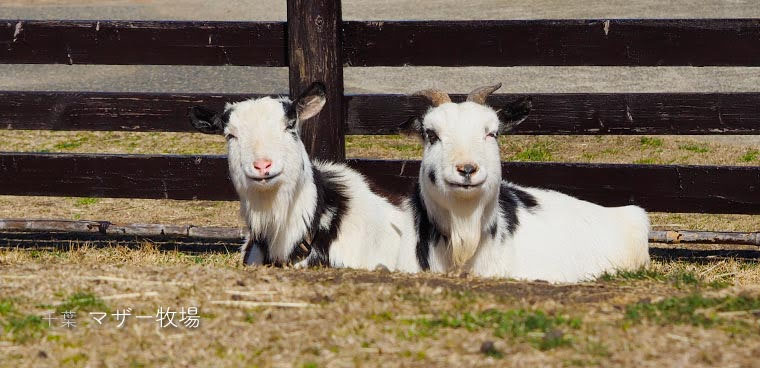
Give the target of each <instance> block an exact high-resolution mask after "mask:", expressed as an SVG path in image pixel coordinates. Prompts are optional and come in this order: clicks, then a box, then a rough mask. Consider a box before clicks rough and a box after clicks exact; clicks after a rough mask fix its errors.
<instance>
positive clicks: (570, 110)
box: [0, 91, 760, 135]
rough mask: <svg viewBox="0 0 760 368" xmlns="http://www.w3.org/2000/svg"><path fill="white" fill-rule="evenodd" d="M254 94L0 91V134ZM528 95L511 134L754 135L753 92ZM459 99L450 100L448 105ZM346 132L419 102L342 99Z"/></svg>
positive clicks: (759, 100)
mask: <svg viewBox="0 0 760 368" xmlns="http://www.w3.org/2000/svg"><path fill="white" fill-rule="evenodd" d="M260 96H262V95H258V94H176V93H108V92H24V91H15V92H14V91H7V92H0V106H2V107H3V114H2V115H0V129H44V130H109V131H119V130H122V131H164V132H195V130H194V129H193V128H192V127H191V126H190V124H189V123H188V120H187V111H188V108H190V106H193V105H198V104H200V105H204V106H211V107H215V108H218V109H221V108H222V107H223V106H224V103H225V102H229V101H239V100H244V99H246V98H251V97H260ZM524 96H531V98H532V99H533V110H532V112H531V115H530V116H529V117H528V119H527V120H526V121H525V122H524V123H522V124H520V125H519V126H518V127H517V128H516V129H515V130H514V131H513V132H511V134H594V135H596V134H694V135H697V134H760V93H573V94H562V93H557V94H552V93H542V94H520V95H517V94H502V95H495V96H492V97H491V98H490V99H489V101H488V102H489V104H491V105H492V106H497V107H498V106H500V105H502V104H506V103H507V102H508V101H512V100H514V99H516V98H518V97H524ZM462 97H463V96H461V95H453V96H452V98H454V99H455V100H457V99H460V100H461V99H462ZM343 101H344V103H343V105H344V106H345V107H346V116H347V117H346V119H345V121H346V122H345V132H346V134H397V127H398V125H399V124H400V123H402V122H404V121H406V120H407V119H408V118H409V117H410V116H414V115H420V114H422V113H423V112H424V111H425V109H427V105H426V103H425V102H424V101H423V100H422V99H421V98H418V97H412V96H404V95H393V94H364V95H346V96H345V97H343Z"/></svg>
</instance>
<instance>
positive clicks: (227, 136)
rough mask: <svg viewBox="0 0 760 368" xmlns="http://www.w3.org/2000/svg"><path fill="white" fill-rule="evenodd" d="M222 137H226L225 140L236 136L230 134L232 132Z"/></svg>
mask: <svg viewBox="0 0 760 368" xmlns="http://www.w3.org/2000/svg"><path fill="white" fill-rule="evenodd" d="M224 138H226V139H227V140H230V139H233V138H237V137H236V136H234V135H232V134H227V135H225V136H224Z"/></svg>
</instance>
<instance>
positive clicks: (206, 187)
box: [0, 153, 760, 213]
mask: <svg viewBox="0 0 760 368" xmlns="http://www.w3.org/2000/svg"><path fill="white" fill-rule="evenodd" d="M348 164H349V165H350V166H352V167H354V168H356V169H357V170H359V171H360V172H362V173H364V174H365V175H367V176H368V177H369V179H370V181H372V182H373V183H375V184H377V185H378V186H379V187H381V188H384V189H385V190H387V191H388V194H391V195H404V194H407V192H408V191H409V190H410V189H411V187H412V185H413V182H414V181H415V180H416V177H417V174H418V171H419V162H418V161H386V160H357V159H351V160H348ZM503 170H504V177H505V178H507V179H509V180H510V181H513V182H516V183H519V184H522V185H528V186H541V187H546V188H550V189H555V190H559V191H562V192H564V193H568V194H572V195H575V196H578V197H580V198H583V199H587V200H592V201H595V202H597V203H600V204H603V205H610V206H612V205H626V204H638V205H641V206H643V207H644V208H646V209H647V210H650V211H670V212H705V213H760V167H733V166H660V165H613V164H570V163H518V162H507V163H504V164H503ZM0 171H1V172H2V175H0V193H3V194H10V195H50V196H91V197H122V198H123V197H126V198H168V199H206V200H235V199H236V198H237V195H236V194H235V192H234V190H233V188H232V185H231V184H230V182H229V179H228V174H227V162H226V159H225V157H224V156H173V155H155V156H151V155H86V154H37V153H28V154H27V153H0Z"/></svg>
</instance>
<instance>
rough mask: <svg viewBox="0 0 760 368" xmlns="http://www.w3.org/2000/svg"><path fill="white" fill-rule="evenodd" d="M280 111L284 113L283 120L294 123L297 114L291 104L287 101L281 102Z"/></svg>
mask: <svg viewBox="0 0 760 368" xmlns="http://www.w3.org/2000/svg"><path fill="white" fill-rule="evenodd" d="M282 109H283V111H285V118H286V119H288V121H296V118H297V115H298V113H297V112H296V109H295V106H294V105H293V102H291V101H289V100H284V101H282Z"/></svg>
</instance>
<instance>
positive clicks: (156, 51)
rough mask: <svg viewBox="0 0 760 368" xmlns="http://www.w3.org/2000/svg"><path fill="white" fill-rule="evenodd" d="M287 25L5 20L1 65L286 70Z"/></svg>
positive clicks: (1, 32) (1, 22)
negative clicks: (193, 66) (135, 65)
mask: <svg viewBox="0 0 760 368" xmlns="http://www.w3.org/2000/svg"><path fill="white" fill-rule="evenodd" d="M287 44H288V40H287V37H286V33H285V23H284V22H165V21H162V22H154V21H110V20H109V21H58V20H36V21H29V20H23V21H18V20H0V63H7V64H112V65H129V64H154V65H256V66H286V65H287V60H288V55H287V53H288V51H287Z"/></svg>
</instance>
